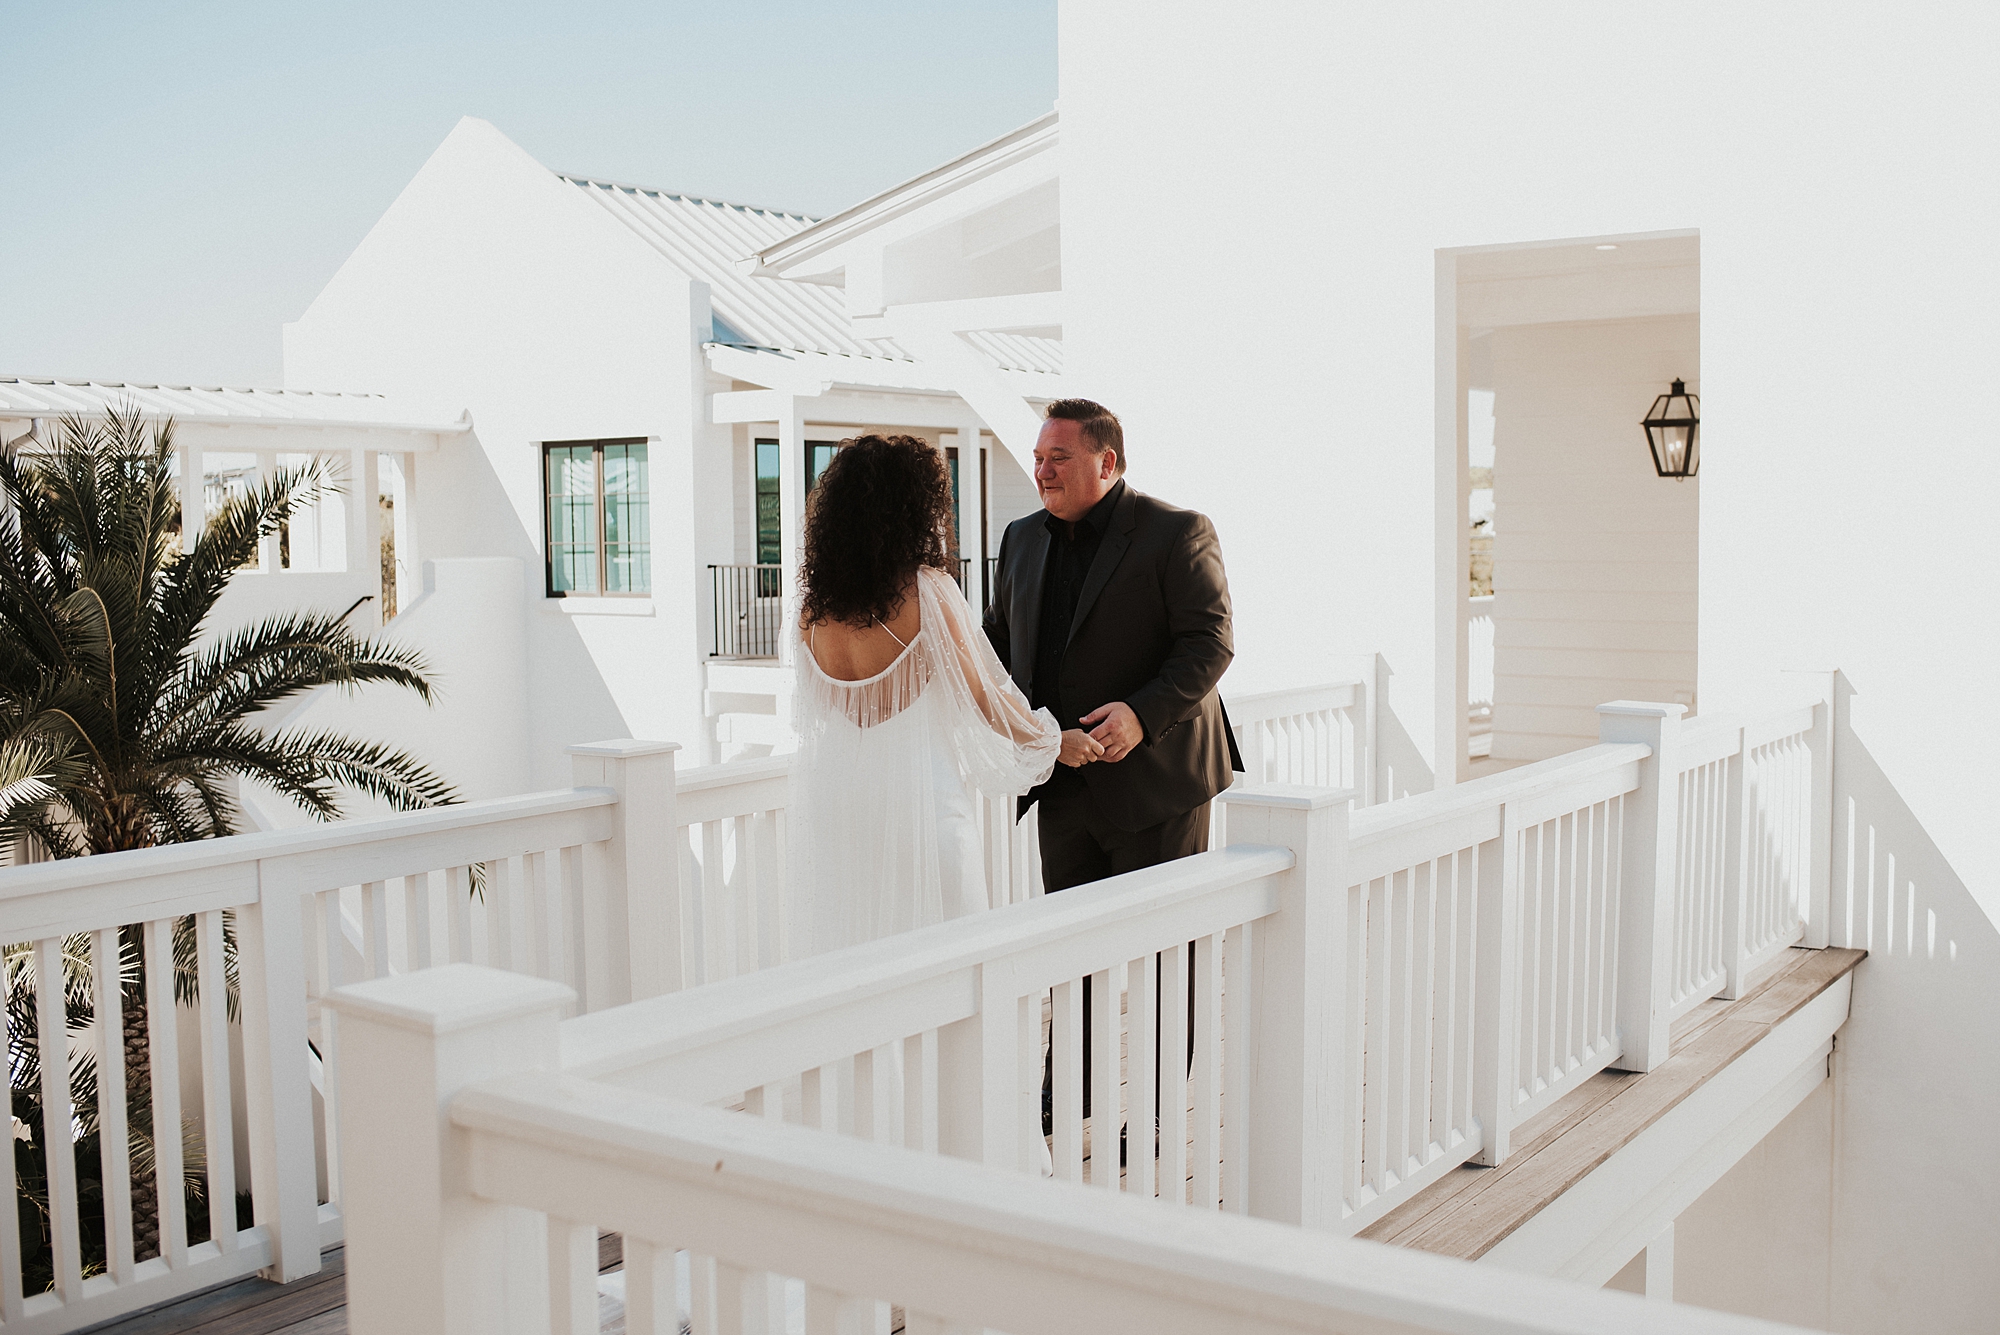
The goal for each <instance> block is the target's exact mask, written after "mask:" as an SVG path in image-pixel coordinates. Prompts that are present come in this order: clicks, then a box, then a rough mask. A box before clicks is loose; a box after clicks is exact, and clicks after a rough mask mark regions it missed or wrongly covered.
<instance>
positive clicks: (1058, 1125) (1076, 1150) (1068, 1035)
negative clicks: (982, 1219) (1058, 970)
mask: <svg viewBox="0 0 2000 1335" xmlns="http://www.w3.org/2000/svg"><path fill="white" fill-rule="evenodd" d="M1049 1013H1050V1022H1049V1062H1050V1094H1049V1099H1050V1108H1051V1112H1050V1119H1049V1120H1050V1128H1051V1130H1052V1131H1053V1133H1054V1135H1053V1140H1054V1146H1053V1148H1052V1150H1051V1153H1052V1154H1053V1155H1054V1159H1055V1172H1056V1176H1057V1177H1058V1178H1061V1179H1062V1180H1063V1181H1065V1182H1081V1181H1083V984H1082V983H1081V982H1070V983H1057V984H1056V985H1055V987H1054V988H1053V989H1051V993H1050V1011H1049Z"/></svg>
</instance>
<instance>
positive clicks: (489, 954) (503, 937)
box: [486, 858, 520, 970]
mask: <svg viewBox="0 0 2000 1335" xmlns="http://www.w3.org/2000/svg"><path fill="white" fill-rule="evenodd" d="M519 897H520V892H519V890H518V888H517V887H516V884H515V881H514V859H512V858H495V859H494V860H493V861H492V862H489V863H487V864H486V962H487V963H488V964H490V965H492V966H493V967H494V968H496V969H507V970H514V969H517V968H518V967H519V966H518V965H516V964H515V962H514V913H515V909H516V907H517V904H516V901H517V900H518V899H519Z"/></svg>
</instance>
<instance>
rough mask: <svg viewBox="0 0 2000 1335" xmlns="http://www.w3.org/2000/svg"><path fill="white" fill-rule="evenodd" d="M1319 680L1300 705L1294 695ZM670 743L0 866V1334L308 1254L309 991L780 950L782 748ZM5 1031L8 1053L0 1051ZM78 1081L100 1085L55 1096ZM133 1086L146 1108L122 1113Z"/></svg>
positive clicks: (328, 1020) (605, 985)
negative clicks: (514, 780) (30, 1257)
mask: <svg viewBox="0 0 2000 1335" xmlns="http://www.w3.org/2000/svg"><path fill="white" fill-rule="evenodd" d="M1343 689H1344V688H1341V687H1331V688H1322V690H1321V691H1320V692H1318V693H1311V692H1308V693H1303V694H1301V695H1300V696H1299V699H1300V703H1301V705H1302V707H1303V708H1306V709H1317V708H1319V702H1320V701H1321V700H1323V699H1324V698H1327V697H1328V696H1329V694H1331V695H1339V694H1340V693H1341V692H1342V690H1343ZM1260 721H1270V720H1269V716H1268V712H1267V715H1266V718H1265V719H1263V720H1260ZM1277 722H1278V724H1279V725H1280V726H1282V725H1283V720H1282V719H1279V720H1277ZM675 749H676V748H675V747H674V746H673V745H672V744H667V743H653V742H633V741H619V742H608V743H602V744H597V745H590V746H581V747H576V748H573V750H572V754H573V757H574V765H575V770H576V780H577V784H578V786H577V787H576V788H575V789H570V790H564V791H559V792H553V793H542V794H530V795H526V796H522V797H514V798H506V799H500V800H495V801H488V802H479V803H472V804H468V805H465V806H460V807H454V808H450V809H447V810H442V811H434V812H426V813H419V814H414V815H408V816H397V817H392V818H389V819H385V820H377V821H362V822H353V823H348V824H344V825H339V826H333V827H318V828H312V829H304V830H289V831H272V832H266V833H261V834H256V835H246V836H240V837H237V838H231V839H225V840H218V841H214V842H212V843H204V844H199V845H188V846H181V847H176V848H162V849H150V850H143V851H139V852H133V853H123V854H116V855H109V856H103V857H96V858H90V859H84V860H79V861H73V862H61V863H44V864H38V865H35V866H31V867H20V868H9V869H6V870H4V871H0V942H5V943H10V944H9V947H8V953H9V955H10V956H11V957H15V958H16V959H19V960H22V961H24V962H25V965H26V967H17V968H15V969H14V970H12V975H13V976H15V977H16V980H17V981H16V983H15V986H16V987H18V988H22V989H25V992H24V993H23V997H24V998H25V1000H26V1001H27V1003H28V1004H29V1007H30V1008H31V1009H32V1010H33V1013H34V1014H35V1015H36V1017H37V1029H38V1031H39V1032H38V1034H37V1038H38V1039H39V1042H38V1043H37V1044H34V1045H32V1046H33V1047H37V1048H39V1050H41V1051H47V1052H56V1053H67V1054H68V1070H67V1079H65V1071H64V1065H63V1063H62V1062H59V1061H58V1062H52V1063H51V1064H50V1065H49V1066H48V1067H47V1068H46V1070H45V1071H44V1074H43V1077H42V1098H43V1106H44V1109H45V1112H44V1114H43V1116H41V1117H40V1118H37V1119H36V1124H35V1125H34V1126H32V1127H31V1128H30V1133H31V1134H32V1136H33V1137H34V1143H35V1144H36V1145H39V1146H43V1147H46V1146H48V1145H51V1144H53V1145H55V1146H56V1147H57V1150H56V1153H55V1154H54V1155H53V1156H49V1157H50V1159H51V1163H52V1167H51V1172H50V1175H49V1181H48V1183H47V1185H46V1188H35V1189H33V1190H32V1191H31V1192H30V1195H31V1197H32V1199H34V1200H35V1201H36V1202H37V1204H36V1206H35V1207H33V1208H31V1209H30V1210H29V1211H28V1212H27V1217H29V1218H33V1217H34V1215H35V1213H37V1211H38V1210H39V1211H45V1212H46V1217H47V1221H48V1222H47V1232H48V1241H47V1245H46V1247H45V1248H43V1250H44V1251H46V1253H47V1256H46V1260H47V1262H48V1266H49V1268H50V1269H51V1271H52V1276H53V1278H52V1281H51V1282H50V1284H49V1286H48V1287H47V1289H46V1291H39V1292H37V1291H31V1290H32V1289H35V1288H36V1287H37V1286H36V1285H33V1284H30V1283H27V1282H25V1281H24V1267H23V1258H24V1251H25V1252H27V1253H34V1252H35V1251H36V1249H37V1245H38V1242H39V1240H38V1239H35V1238H32V1237H30V1238H24V1237H22V1236H21V1234H20V1230H19V1226H18V1223H17V1220H18V1218H19V1217H21V1215H20V1212H19V1211H16V1210H13V1209H10V1208H6V1207H0V1329H5V1330H10V1331H11V1330H17V1329H18V1330H34V1331H64V1330H74V1329H78V1328H80V1327H81V1326H84V1325H89V1324H92V1323H95V1322H97V1321H100V1320H104V1319H107V1318H110V1317H113V1316H116V1315H118V1314H119V1313H121V1312H127V1311H132V1310H135V1309H136V1308H139V1307H144V1306H148V1305H150V1304H153V1303H157V1302H161V1301H165V1300H167V1299H169V1298H172V1297H174V1296H176V1295H178V1294H181V1293H185V1292H189V1291H192V1290H194V1289H198V1288H201V1287H203V1286H206V1285H208V1284H213V1283H220V1282H224V1281H227V1280H229V1279H234V1278H237V1277H239V1276H241V1275H244V1274H248V1273H250V1272H252V1271H256V1270H260V1269H262V1270H268V1272H269V1273H271V1274H273V1275H276V1276H278V1277H280V1278H287V1279H289V1278H294V1277H297V1276H299V1275H302V1274H305V1273H309V1272H310V1271H311V1270H313V1269H315V1268H316V1267H317V1264H318V1252H319V1249H320V1247H321V1245H322V1244H324V1243H328V1242H332V1241H334V1240H336V1239H338V1238H339V1237H340V1236H341V1233H342V1206H343V1192H342V1185H341V1184H342V1180H343V1165H342V1164H341V1162H340V1156H339V1141H340V1137H339V1135H338V1127H339V1123H340V1107H339V1093H338V1090H339V1078H338V1076H339V1067H340V1062H341V1054H342V1051H343V1045H342V1044H341V1042H340V1038H339V1035H338V1032H337V1028H338V1022H337V1020H336V1019H335V1017H334V1015H333V1013H332V1012H331V1011H330V1010H328V1009H327V1008H325V1007H324V1006H323V1005H322V1004H321V1002H322V1000H323V999H324V998H325V997H326V996H327V995H328V994H329V993H330V992H332V991H333V990H335V989H337V988H339V987H341V986H343V985H346V984H349V983H354V982H357V981H360V980H364V979H380V978H385V977H390V976H394V975H400V974H403V973H406V972H410V971H413V970H420V969H425V968H430V967H434V966H438V965H443V964H448V963H456V962H471V963H476V964H480V965H484V966H487V967H491V968H496V969H502V970H508V971H512V972H516V973H520V974H524V975H528V976H532V977H536V978H541V979H547V980H551V981H553V982H557V983H560V984H562V985H564V986H566V987H568V988H570V989H571V991H572V992H573V993H574V996H575V1000H574V1001H573V1002H571V1003H570V1007H571V1012H572V1013H573V1014H586V1013H589V1012H594V1011H598V1010H602V1009H604V1008H606V1007H610V1006H616V1005H621V1004H623V1003H626V1002H630V1001H632V1000H635V999H638V998H644V997H649V996H654V995H657V994H659V993H662V992H668V991H674V990H678V989H681V988H685V987H691V986H695V985H697V984H706V983H713V982H717V981H719V980H723V979H729V978H733V977H736V976H738V975H741V974H745V973H749V972H753V971H756V970H760V969H764V968H768V967H770V966H772V965H775V964H778V963H781V962H783V961H784V960H786V959H787V958H789V955H790V948H789V943H788V937H787V932H788V915H787V912H786V902H785V896H784V885H785V880H784V849H785V834H784V813H785V808H786V805H787V793H788V787H789V761H788V760H786V759H784V758H782V757H780V758H776V759H771V760H757V761H745V762H738V763H735V764H731V765H720V766H709V767H703V768H696V769H685V770H681V771H679V772H678V773H676V772H675V770H674V768H673V759H674V757H673V752H674V750H675ZM989 814H990V817H991V820H990V824H991V825H992V827H993V828H992V842H991V844H990V845H989V850H990V851H989V861H990V862H991V863H992V864H993V867H994V881H993V884H994V885H995V887H997V888H998V889H999V890H1001V891H1004V895H997V896H996V897H999V898H1001V899H1002V902H1011V901H1012V900H1014V899H1026V898H1028V897H1030V895H1031V894H1035V893H1038V892H1039V870H1038V864H1037V863H1036V862H1035V860H1034V858H1033V852H1032V835H1033V831H1032V829H1028V830H1026V831H1025V832H1024V831H1021V830H1019V829H1017V828H1015V827H1014V826H1013V825H1012V822H1011V819H1008V817H1010V816H1011V811H1010V810H1009V806H1008V805H1007V804H1001V803H989ZM1024 824H1025V823H1024ZM127 929H130V930H129V931H127ZM225 932H228V933H230V934H231V935H232V937H233V939H234V941H235V943H236V950H237V955H236V967H237V970H238V972H239V974H240V978H241V1005H240V1008H239V1009H240V1021H239V1020H236V1019H232V1018H231V1015H230V1013H229V1012H230V1010H231V1007H230V1006H229V1005H228V1004H227V1003H228V1002H229V1000H230V998H229V997H228V989H227V988H226V986H225V985H224V984H223V983H222V982H221V981H220V980H221V979H222V978H223V975H224V971H225V960H226V957H227V950H226V949H225V946H224V934H225ZM121 934H123V935H124V936H126V937H129V938H130V948H131V949H133V950H136V951H137V956H136V958H133V959H131V960H130V961H129V962H128V963H127V965H126V967H125V969H124V976H125V977H127V978H128V979H129V978H132V977H134V976H135V975H136V974H141V973H142V974H143V977H144V986H143V989H142V990H143V998H142V1000H141V1002H140V1004H138V1005H136V1006H135V1005H132V1004H129V1003H128V1004H123V1005H121V1004H120V994H119V988H118V984H117V981H116V980H117V979H119V977H120V976H121V975H120V971H119V969H118V968H117V967H116V965H115V961H116V960H117V959H118V956H119V952H120V949H121ZM177 940H178V941H179V942H180V945H181V953H182V955H183V956H185V957H186V960H185V964H184V968H183V974H184V975H185V976H186V979H187V981H188V984H189V990H191V991H192V992H193V994H194V995H195V996H196V997H197V998H198V1000H197V1001H196V1003H195V1005H194V1006H193V1008H192V1009H191V1010H189V1009H188V1008H185V1007H183V1008H180V1009H178V1010H177V1008H176V1006H175V1003H174V1000H173V987H174V978H175V974H174V967H173V964H172V959H173V956H174V952H175V943H176V941H177ZM65 953H67V954H68V955H69V956H71V957H72V958H73V959H76V960H78V962H79V964H78V967H73V968H72V969H71V970H70V973H71V974H72V975H73V976H75V977H90V978H93V979H94V980H95V982H94V984H93V986H94V987H95V988H96V995H95V996H94V998H93V999H92V1001H91V1002H90V1004H88V1005H82V1006H79V1005H77V1004H73V1003H71V1004H66V1000H65V992H64V987H63V982H64V969H63V967H62V960H63V957H64V955H65ZM45 980H51V981H47V982H45ZM133 986H134V987H137V986H138V984H136V983H134V984H133ZM184 1016H185V1021H186V1022H185V1023H183V1017H184ZM128 1017H129V1018H131V1019H132V1021H133V1022H134V1023H139V1024H143V1026H144V1029H145V1042H144V1043H143V1045H141V1046H142V1048H143V1050H144V1051H145V1052H146V1054H147V1062H148V1066H149V1072H148V1075H147V1076H146V1077H145V1079H144V1080H143V1082H142V1084H141V1086H139V1087H135V1089H134V1090H132V1091H128V1090H127V1083H128V1081H127V1079H126V1077H125V1074H124V1066H123V1063H124V1057H125V1052H126V1047H125V1037H126V1035H125V1032H124V1029H125V1026H126V1023H127V1020H128ZM78 1025H82V1026H85V1027H84V1028H82V1029H78V1028H77V1026H78ZM29 1046H30V1045H26V1044H25V1039H24V1038H21V1037H17V1038H16V1040H15V1041H14V1042H13V1043H11V1044H10V1051H11V1053H12V1055H13V1057H14V1059H15V1064H16V1065H17V1066H18V1064H19V1062H20V1060H22V1053H23V1052H25V1051H27V1050H29ZM233 1053H240V1054H241V1055H240V1056H233V1055H232V1054H233ZM232 1067H234V1068H235V1069H232ZM92 1070H94V1071H95V1072H97V1073H98V1079H100V1080H101V1082H102V1083H101V1086H99V1087H101V1088H102V1090H103V1097H102V1099H101V1101H99V1100H95V1099H88V1098H86V1099H84V1106H82V1107H81V1109H80V1110H79V1109H78V1103H79V1098H80V1096H79V1094H78V1092H77V1091H79V1090H83V1091H88V1090H89V1089H90V1088H92V1086H91V1083H90V1072H91V1071H92ZM232 1091H234V1092H233V1093H232ZM135 1093H136V1094H137V1095H138V1096H139V1097H140V1098H141V1099H142V1100H143V1101H145V1102H149V1103H150V1106H151V1109H152V1111H153V1114H154V1116H153V1123H152V1124H145V1125H135V1124H134V1121H133V1118H132V1115H131V1114H132V1111H133V1110H132V1109H128V1107H127V1106H126V1105H127V1103H128V1102H129V1101H130V1099H129V1097H128V1096H129V1095H131V1094H135ZM100 1102H101V1106H100ZM21 1111H30V1112H31V1111H32V1109H26V1108H24V1109H22V1110H21ZM79 1111H80V1112H81V1114H82V1116H81V1117H80V1118H79V1116H78V1115H77V1113H78V1112H79ZM140 1120H142V1121H143V1119H140ZM184 1121H185V1122H186V1124H187V1127H188V1130H187V1132H186V1134H185V1135H183V1134H177V1133H175V1132H173V1131H172V1130H169V1131H168V1132H167V1133H166V1134H162V1135H161V1136H160V1137H158V1138H157V1139H158V1153H157V1155H156V1157H155V1167H154V1171H153V1173H152V1174H151V1181H150V1183H149V1184H143V1185H142V1194H143V1190H144V1186H150V1189H151V1191H152V1192H153V1193H154V1194H155V1195H156V1197H157V1198H158V1199H160V1200H164V1201H166V1202H168V1203H169V1204H168V1208H166V1209H164V1210H161V1211H159V1212H158V1215H159V1223H160V1228H159V1238H158V1242H157V1244H148V1243H145V1242H143V1241H142V1240H141V1239H140V1238H139V1237H138V1236H137V1231H136V1230H135V1227H134V1216H133V1204H132V1197H133V1183H134V1179H133V1175H132V1169H131V1167H130V1164H131V1160H132V1155H133V1151H134V1149H135V1148H143V1145H144V1144H145V1143H147V1142H151V1141H153V1140H154V1139H155V1137H154V1136H153V1124H157V1125H158V1126H159V1127H161V1128H165V1129H174V1128H181V1127H182V1126H183V1123H184ZM92 1124H95V1125H97V1126H99V1127H100V1128H101V1129H100V1131H99V1142H100V1155H99V1162H98V1164H97V1165H95V1166H96V1168H97V1171H98V1172H99V1174H100V1176H101V1179H102V1182H103V1183H104V1187H103V1195H104V1205H103V1212H104V1218H105V1223H104V1225H103V1233H102V1236H101V1237H98V1236H96V1230H97V1227H98V1226H97V1224H96V1222H95V1220H94V1219H93V1220H92V1221H91V1223H90V1225H89V1228H90V1230H91V1232H92V1234H93V1237H92V1239H91V1241H90V1243H89V1245H88V1246H86V1244H85V1230H86V1224H85V1218H84V1208H83V1204H82V1202H83V1200H84V1198H85V1196H86V1195H87V1193H86V1192H84V1191H83V1190H82V1184H80V1183H79V1181H78V1178H77V1174H76V1172H74V1171H72V1169H73V1164H74V1146H75V1144H76V1143H77V1139H78V1137H79V1135H81V1134H82V1133H83V1131H84V1128H85V1127H87V1126H88V1125H92ZM239 1127H242V1128H243V1129H244V1131H245V1132H246V1133H247V1134H246V1135H243V1136H239V1134H238V1128H239ZM241 1139H247V1142H248V1146H249V1148H248V1152H247V1154H246V1155H244V1156H243V1157H242V1159H241V1161H240V1162H239V1159H238V1156H237V1155H236V1154H235V1153H233V1152H230V1151H229V1150H228V1149H226V1148H225V1149H218V1152H216V1153H213V1154H207V1155H204V1156H203V1157H202V1158H201V1159H199V1160H191V1161H190V1162H193V1163H194V1164H195V1169H194V1173H193V1176H194V1178H195V1180H196V1182H197V1184H198V1187H199V1189H200V1191H201V1193H202V1195H203V1196H204V1197H205V1199H206V1203H205V1204H200V1203H198V1204H197V1205H195V1206H194V1207H193V1216H192V1217H193V1220H194V1227H193V1230H192V1232H193V1235H194V1236H195V1238H196V1239H198V1240H196V1241H193V1242H190V1241H189V1235H190V1229H189V1215H188V1214H187V1213H186V1212H185V1211H183V1210H182V1209H181V1208H179V1207H180V1204H181V1202H182V1201H183V1199H184V1193H183V1190H182V1179H183V1173H184V1168H185V1166H186V1165H184V1164H183V1162H182V1158H183V1144H184V1142H185V1144H186V1146H187V1147H188V1148H189V1149H190V1150H193V1151H195V1152H197V1153H199V1150H200V1147H202V1146H215V1147H231V1146H234V1145H235V1144H236V1143H237V1142H238V1141H239V1140H241ZM5 1157H6V1156H0V1159H4V1158H5ZM5 1171H6V1172H7V1174H8V1175H7V1177H6V1179H5V1181H4V1182H0V1190H4V1193H5V1194H7V1195H9V1196H14V1197H17V1198H18V1197H19V1196H20V1194H21V1190H20V1186H19V1184H17V1183H16V1182H15V1181H14V1180H13V1174H12V1165H11V1162H10V1163H8V1164H7V1165H6V1166H5ZM239 1189H243V1190H247V1191H248V1193H249V1194H250V1196H251V1198H252V1201H253V1211H252V1213H253V1218H254V1221H255V1222H254V1223H253V1224H252V1225H251V1226H249V1227H239V1224H238V1218H237V1209H236V1196H237V1192H238V1190H239ZM141 1213H142V1214H143V1213H144V1211H143V1210H142V1211H141ZM204 1229H205V1230H206V1231H207V1234H208V1236H207V1237H206V1238H202V1236H201V1235H202V1233H203V1232H204ZM100 1250H101V1254H102V1256H103V1267H102V1271H101V1273H94V1274H89V1275H86V1273H85V1268H86V1267H85V1260H86V1256H89V1257H91V1258H92V1259H94V1258H95V1257H96V1256H97V1255H98V1254H99V1252H100ZM149 1252H150V1253H153V1254H150V1255H149V1254H148V1253H149ZM38 1273H39V1271H38Z"/></svg>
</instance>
